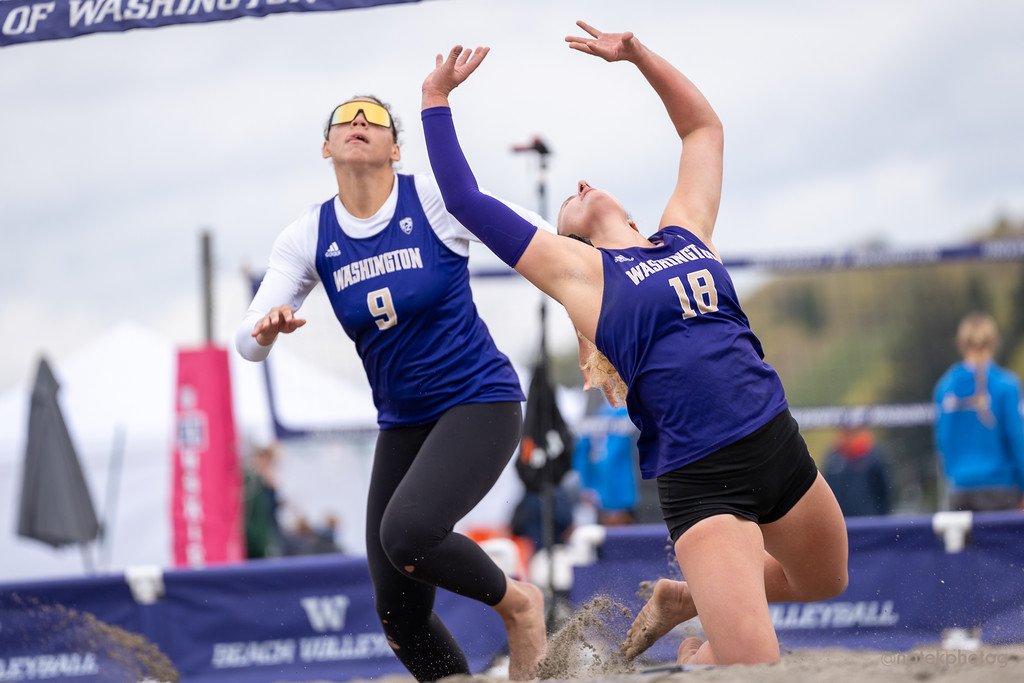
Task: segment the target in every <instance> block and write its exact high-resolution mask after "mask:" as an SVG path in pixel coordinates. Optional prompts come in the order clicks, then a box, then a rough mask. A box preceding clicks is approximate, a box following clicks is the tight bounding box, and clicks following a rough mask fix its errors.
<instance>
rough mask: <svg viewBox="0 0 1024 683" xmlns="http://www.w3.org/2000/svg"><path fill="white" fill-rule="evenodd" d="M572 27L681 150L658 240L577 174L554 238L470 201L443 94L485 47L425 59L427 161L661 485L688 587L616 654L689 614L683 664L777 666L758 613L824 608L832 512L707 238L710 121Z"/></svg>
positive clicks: (836, 536) (633, 121) (644, 620)
mask: <svg viewBox="0 0 1024 683" xmlns="http://www.w3.org/2000/svg"><path fill="white" fill-rule="evenodd" d="M578 25H579V26H580V27H581V28H582V29H584V30H585V31H586V32H587V33H589V34H590V35H591V36H592V38H581V37H573V36H570V37H568V38H566V40H567V41H568V42H569V46H570V47H571V48H574V49H576V50H579V51H581V52H584V53H587V54H591V55H595V56H598V57H601V58H603V59H605V60H606V61H609V62H613V61H627V62H630V63H632V64H633V65H635V66H636V67H637V69H638V70H639V71H640V73H641V74H642V75H643V76H644V77H645V78H646V79H647V81H648V83H649V84H650V85H651V86H652V87H653V88H654V90H655V92H657V94H658V96H659V97H660V98H661V100H662V103H663V104H664V105H665V108H666V110H667V112H668V115H669V118H670V119H671V121H672V123H673V125H674V127H675V129H676V132H677V134H678V135H679V139H680V140H681V141H682V154H681V156H680V161H679V175H678V179H677V181H676V185H675V187H674V189H673V192H672V194H671V197H670V198H669V201H668V205H667V206H666V207H665V210H664V213H663V214H662V219H661V224H660V226H659V228H660V229H659V230H658V231H657V232H656V233H654V234H653V235H651V236H650V237H649V238H647V237H644V236H642V235H641V234H640V233H639V232H638V230H637V228H636V226H635V225H634V224H633V222H632V221H631V220H629V218H628V217H627V215H626V212H625V210H624V209H623V207H622V205H621V204H620V203H619V202H618V201H617V200H616V199H615V198H614V197H612V195H610V194H609V193H607V192H605V191H603V190H599V189H596V188H594V187H591V186H590V185H589V184H588V183H587V182H586V181H580V182H579V183H578V185H577V188H576V191H575V192H574V193H573V194H572V195H570V196H569V197H568V198H567V199H566V200H565V202H563V204H562V207H561V209H560V211H559V220H558V232H559V234H558V235H551V234H548V233H545V232H542V231H538V230H537V229H536V228H535V227H534V226H532V225H530V224H528V223H527V222H525V221H523V220H522V218H520V217H519V216H517V215H516V214H514V213H513V212H511V211H509V210H508V209H507V208H506V207H504V206H502V205H501V204H500V203H499V202H495V201H493V199H491V198H489V197H487V196H486V195H484V194H482V193H481V192H480V191H479V189H478V188H477V186H476V181H475V179H474V178H473V174H472V171H471V170H470V168H469V165H468V163H467V162H466V159H465V156H464V154H463V152H462V150H461V148H460V147H459V143H458V139H457V138H456V135H455V128H454V124H453V121H452V113H451V109H450V108H449V106H448V94H449V93H450V92H451V90H452V89H454V88H455V87H457V86H458V85H459V84H461V83H462V82H463V81H464V80H466V78H468V77H469V76H470V74H472V73H473V71H474V70H475V69H476V68H477V67H478V66H479V64H480V62H481V61H482V59H483V57H484V56H485V55H486V53H487V49H486V48H482V49H478V50H475V51H463V50H462V48H461V47H456V48H455V49H453V50H452V51H451V53H450V54H449V55H448V58H447V60H443V59H442V57H441V56H440V55H438V57H437V64H436V68H435V69H434V71H433V72H432V73H431V74H430V75H428V76H427V78H426V80H425V81H424V83H423V112H422V119H423V129H424V133H425V136H426V143H427V151H428V152H429V155H430V164H431V167H432V168H433V170H434V174H435V177H436V178H437V182H438V185H439V187H440V189H441V192H442V195H443V197H444V200H445V204H446V205H447V207H448V210H449V211H451V212H452V214H453V215H455V216H456V217H457V218H458V219H459V220H460V221H461V222H462V224H463V225H465V226H466V227H467V228H469V229H470V230H472V231H473V233H474V234H476V235H477V237H479V238H480V239H481V241H482V242H483V243H484V244H486V245H487V246H488V247H489V248H490V249H491V250H492V251H494V253H495V254H497V255H498V256H499V257H501V258H502V259H503V260H504V261H505V262H506V263H508V264H509V265H510V266H512V267H514V268H515V269H516V270H517V271H518V272H519V273H521V274H522V275H523V276H524V277H526V278H527V279H528V280H530V281H531V282H532V283H534V284H535V285H536V286H537V287H538V288H540V289H541V290H543V291H545V292H547V293H548V294H549V295H551V296H552V297H553V298H554V299H556V300H558V301H559V302H560V303H561V304H562V305H563V306H564V307H565V309H566V311H567V312H568V314H569V317H570V318H571V319H572V321H573V323H574V324H575V326H576V328H577V330H579V331H580V333H582V335H583V336H584V337H586V338H587V339H589V340H592V341H593V342H594V343H595V344H596V345H597V348H598V349H599V350H600V351H601V352H602V353H604V354H605V356H607V358H608V360H610V361H611V363H612V364H613V365H614V367H615V368H616V370H618V373H619V374H620V375H621V376H622V379H623V380H624V381H625V384H626V386H627V393H626V406H627V408H628V410H629V415H630V418H631V419H632V420H633V422H634V423H635V424H636V425H637V427H638V428H639V429H640V439H639V442H638V444H637V446H638V451H639V455H640V470H641V473H642V474H643V476H644V477H645V478H655V477H656V478H657V480H658V492H659V497H660V499H661V507H662V513H663V515H664V517H665V522H666V524H667V526H668V529H669V533H670V535H671V538H672V541H673V543H674V547H675V554H676V559H677V560H678V562H679V565H680V567H681V568H682V570H683V575H684V576H685V577H686V581H685V582H668V581H662V582H659V583H658V584H657V585H656V587H655V591H654V597H653V598H652V599H651V601H649V602H648V604H647V605H646V606H645V607H644V609H643V610H642V611H641V614H640V615H639V617H638V618H637V620H636V622H635V623H634V624H633V627H632V628H631V630H630V632H629V633H628V634H627V638H626V642H625V644H624V649H625V653H626V655H627V657H630V658H632V657H635V656H636V655H637V654H639V653H640V652H642V651H643V650H644V649H645V648H646V647H648V646H649V645H650V644H651V643H652V642H654V640H656V639H657V638H658V637H660V636H661V635H664V634H665V633H667V632H668V630H670V629H671V628H672V627H673V626H675V625H676V624H677V623H679V622H681V621H683V620H685V619H688V618H690V617H693V616H695V615H696V614H697V613H698V612H699V614H700V617H701V623H702V625H703V627H704V630H705V632H706V633H707V634H708V641H707V642H705V643H701V642H700V641H697V640H696V639H687V640H685V641H684V642H683V644H682V646H681V647H680V652H679V658H680V661H681V662H683V663H688V662H693V663H699V664H716V663H717V664H730V663H748V664H752V663H767V662H775V661H778V659H779V643H778V638H777V637H776V634H775V630H774V628H773V626H772V621H771V617H770V614H769V610H768V602H769V601H811V600H821V599H824V598H828V597H832V596H834V595H837V594H839V593H840V592H842V591H843V590H844V589H845V587H846V583H847V566H846V565H847V540H846V527H845V524H844V521H843V516H842V512H841V511H840V509H839V505H838V504H837V503H836V500H835V497H834V496H833V495H832V492H831V490H829V488H828V485H827V484H826V483H825V481H824V479H822V478H821V476H820V475H819V474H818V471H817V468H816V467H815V464H814V461H813V460H812V459H811V457H810V455H809V454H808V452H807V447H806V444H805V443H804V441H803V439H802V437H801V436H800V434H799V431H798V428H797V424H796V421H795V420H794V419H793V417H792V416H791V415H790V413H789V410H788V404H787V401H786V397H785V392H784V390H783V387H782V383H781V382H780V381H779V377H778V375H777V374H776V373H775V370H774V369H773V368H772V367H771V366H770V365H768V364H767V363H765V362H764V354H763V352H762V349H761V345H760V342H759V341H758V340H757V337H755V336H754V334H753V332H752V331H751V330H750V326H749V323H748V321H747V317H746V315H744V313H743V311H742V309H741V308H740V305H739V300H738V297H737V296H736V291H735V288H734V287H733V284H732V281H731V278H730V277H729V273H728V272H727V271H726V269H725V267H724V266H723V265H722V262H721V259H720V258H719V256H718V253H717V252H716V250H715V247H714V245H713V244H712V242H711V236H712V232H713V230H714V226H715V219H716V217H717V214H718V206H719V199H720V196H721V184H722V150H723V133H722V125H721V122H720V121H719V119H718V116H717V115H716V114H715V112H714V110H713V109H712V108H711V105H710V104H708V102H707V100H705V99H704V96H703V95H702V94H701V93H700V91H698V90H697V88H696V87H695V86H694V85H693V84H692V83H691V82H690V81H689V80H688V79H687V78H686V77H685V76H683V75H682V74H681V73H680V72H679V71H677V70H676V69H675V68H674V67H673V66H672V65H671V64H669V63H668V62H667V61H665V60H664V59H663V58H661V57H660V56H658V55H657V54H655V53H654V52H652V51H651V50H649V49H648V48H647V47H645V46H644V45H642V44H641V43H640V41H639V40H637V39H636V38H635V37H634V36H633V34H632V33H621V34H605V33H602V32H600V31H598V30H597V29H594V28H593V27H591V26H588V25H587V24H585V23H583V22H578ZM615 104H616V105H617V106H618V109H617V111H618V112H619V115H618V118H617V125H616V126H615V134H616V135H619V136H621V135H625V136H626V137H627V138H628V136H629V131H630V130H631V129H634V128H636V127H637V126H642V125H644V124H643V123H642V121H643V120H644V117H645V114H646V112H644V111H643V110H642V108H641V107H639V106H638V105H637V102H636V101H635V100H628V98H627V99H625V100H623V99H622V98H621V97H620V100H619V101H618V102H616V103H615ZM563 236H574V237H577V238H578V239H575V240H574V239H565V238H564V237H563ZM579 238H583V240H585V241H586V242H587V243H588V244H589V246H588V244H584V243H583V242H582V241H580V240H579ZM594 247H597V248H594Z"/></svg>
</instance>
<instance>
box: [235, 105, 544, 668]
mask: <svg viewBox="0 0 1024 683" xmlns="http://www.w3.org/2000/svg"><path fill="white" fill-rule="evenodd" d="M323 156H324V158H326V159H330V160H331V162H332V164H333V167H334V172H335V176H336V179H337V184H338V194H337V195H336V196H334V197H332V198H330V199H328V200H327V201H325V202H323V203H322V204H316V205H314V206H312V207H310V208H309V209H308V210H307V211H305V212H304V213H303V214H302V215H301V216H300V217H299V218H298V220H296V221H295V222H294V223H292V224H291V225H289V226H288V227H287V228H286V229H285V230H284V232H283V233H281V235H280V236H279V237H278V239H277V241H276V242H275V244H274V248H273V251H272V253H271V255H270V263H269V268H268V270H267V273H266V275H265V277H264V279H263V282H262V283H261V285H260V288H259V290H258V291H257V293H256V295H255V297H254V298H253V301H252V304H251V305H250V307H249V311H248V312H247V314H246V315H245V317H244V319H243V320H242V322H241V324H240V326H239V328H238V331H237V337H236V346H237V347H238V350H239V352H240V353H241V354H242V356H244V357H245V358H247V359H249V360H252V361H260V360H263V359H264V358H266V357H267V355H268V354H269V353H270V349H271V346H272V345H273V344H274V342H275V340H276V339H277V337H278V335H279V334H282V333H284V334H288V333H291V332H294V331H295V330H297V329H298V328H300V327H301V326H302V325H304V324H305V320H304V319H301V318H299V317H297V316H296V314H295V312H296V311H297V310H298V308H299V306H301V304H302V302H303V300H304V299H305V297H306V296H307V295H308V294H309V292H310V290H312V288H313V287H314V286H315V285H316V283H317V282H318V281H322V282H323V284H324V289H325V290H326V292H327V295H328V298H329V299H330V301H331V305H332V307H333V309H334V312H335V314H336V315H337V317H338V320H339V321H340V322H341V325H342V327H343V328H344V329H345V332H346V333H347V334H348V335H349V337H351V338H352V340H353V341H354V342H355V345H356V350H357V352H358V353H359V356H360V358H361V360H362V362H363V367H364V368H365V370H366V376H367V379H368V380H369V382H370V386H371V389H372V390H373V398H374V402H375V404H376V407H377V411H378V424H379V427H380V436H379V437H378V440H377V446H376V450H375V454H374V462H373V473H372V475H371V480H370V490H369V496H368V501H367V516H366V552H367V559H368V562H369V568H370V574H371V577H372V579H373V585H374V599H375V603H376V608H377V613H378V616H379V617H380V620H381V624H382V626H383V629H384V633H385V635H386V636H387V638H388V642H389V643H390V645H391V647H392V649H393V650H394V652H395V654H396V656H397V657H398V658H399V659H400V660H401V661H402V663H403V664H405V666H406V668H408V669H409V671H410V673H412V674H413V675H414V676H415V677H416V678H417V679H418V680H421V681H428V680H429V681H433V680H437V679H439V678H443V677H445V676H450V675H455V674H469V673H471V672H470V671H469V668H468V665H467V662H466V659H465V656H464V655H463V653H462V651H461V649H460V648H459V646H458V644H457V643H456V642H455V641H454V639H453V638H452V637H451V634H450V633H449V632H448V630H447V629H446V628H445V626H444V624H442V623H441V621H440V620H439V619H438V618H437V615H436V614H434V612H433V605H434V593H435V587H437V586H440V587H442V588H445V589H447V590H449V591H452V592H454V593H458V594H460V595H464V596H467V597H470V598H474V599H476V600H479V601H481V602H484V603H486V604H488V605H491V606H492V607H494V609H495V610H496V611H497V612H498V614H499V615H500V616H501V617H502V620H503V621H504V623H505V627H506V631H507V635H508V640H509V655H510V664H509V676H510V678H512V679H513V680H529V679H531V678H534V677H535V676H536V668H537V663H538V661H539V660H540V658H541V657H542V655H543V653H544V648H545V635H546V634H545V630H544V608H543V597H542V595H541V593H540V591H539V589H538V588H537V587H536V586H533V585H531V584H527V583H521V582H518V581H514V580H511V579H507V578H506V577H505V575H504V574H503V573H502V571H501V570H500V569H499V568H498V567H497V566H496V565H495V564H494V562H492V561H491V559H490V558H489V557H488V556H487V555H486V554H485V553H484V552H483V551H482V550H481V549H480V547H479V546H478V545H477V544H476V543H474V542H473V541H471V540H469V539H468V538H466V537H464V536H462V535H460V534H457V533H454V532H453V531H452V529H453V527H454V526H455V524H456V523H457V522H458V521H459V520H460V519H461V518H462V517H463V516H465V515H466V514H467V513H468V512H469V511H470V510H471V509H472V508H473V507H474V506H476V504H477V503H478V502H479V501H480V500H481V498H483V496H484V494H486V493H487V491H488V490H489V489H490V488H491V487H492V486H493V485H494V483H495V481H497V479H498V476H499V475H500V474H501V472H502V470H503V469H504V467H505V465H506V464H507V463H508V461H509V459H510V457H511V456H512V453H513V452H514V450H515V448H516V446H517V445H518V442H519V437H520V432H521V428H522V416H521V414H520V402H521V401H522V400H524V397H523V394H522V390H521V388H520V384H519V380H518V378H517V377H516V374H515V371H514V370H513V369H512V365H511V363H509V361H508V359H507V358H506V357H505V356H504V355H503V354H502V353H501V352H499V351H498V349H497V348H496V347H495V345H494V342H493V341H492V339H491V337H490V334H489V333H488V331H487V328H486V326H485V325H484V324H483V322H482V321H481V320H480V318H479V316H478V315H477V311H476V307H475V306H474V305H473V300H472V296H471V292H470V288H469V271H468V267H467V256H468V253H469V244H468V240H469V239H475V238H473V236H472V234H471V233H469V232H468V231H467V230H466V229H465V228H463V227H462V226H461V225H460V224H459V222H458V221H457V220H455V219H454V218H453V217H452V216H451V215H450V214H449V213H448V212H447V211H446V210H445V207H444V204H443V202H442V200H441V196H440V193H439V191H438V189H437V186H436V184H435V182H434V179H433V177H432V176H430V175H415V176H413V175H404V174H397V173H395V171H394V168H393V164H394V163H395V162H397V161H398V160H399V158H400V156H401V149H400V147H399V144H398V130H397V127H396V124H395V121H394V119H393V117H392V115H391V112H390V109H389V108H388V107H387V106H386V105H385V104H384V103H382V102H381V101H380V100H378V99H376V98H372V97H358V98H355V99H353V100H350V101H348V102H345V103H342V104H341V105H339V106H338V107H336V108H335V109H334V111H333V112H332V113H331V116H330V118H329V119H328V123H327V125H326V127H325V129H324V143H323ZM516 210H517V211H519V212H520V213H521V214H523V215H528V216H529V217H530V220H531V221H532V223H531V224H543V221H542V220H541V219H540V218H539V216H536V215H535V214H530V213H529V212H527V211H525V210H523V209H519V208H518V207H516ZM339 409H340V407H339Z"/></svg>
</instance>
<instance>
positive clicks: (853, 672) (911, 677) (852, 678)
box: [375, 645, 1024, 683]
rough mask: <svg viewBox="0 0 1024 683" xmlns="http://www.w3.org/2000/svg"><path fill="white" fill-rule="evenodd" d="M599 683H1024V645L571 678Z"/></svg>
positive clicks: (802, 656) (804, 653) (859, 653)
mask: <svg viewBox="0 0 1024 683" xmlns="http://www.w3.org/2000/svg"><path fill="white" fill-rule="evenodd" d="M375 680H376V681H378V682H379V683H411V682H413V681H414V680H415V679H413V678H412V677H410V676H388V677H386V678H380V679H375ZM445 680H446V681H452V682H453V683H454V682H465V683H469V682H473V683H482V682H485V681H486V682H488V683H497V682H498V681H506V680H507V679H505V678H498V677H489V676H452V677H450V678H447V679H445ZM550 680H577V681H592V682H593V683H600V682H602V681H609V682H614V683H668V682H670V681H671V682H672V683H687V682H689V683H696V682H697V681H700V682H702V683H811V682H814V683H847V682H850V683H854V682H857V683H859V682H860V681H869V682H870V683H918V682H920V681H929V682H936V683H947V682H949V683H952V682H953V681H956V682H957V683H1010V682H1011V681H1013V682H1014V683H1017V682H1019V681H1021V680H1024V645H1012V646H1002V647H985V648H982V649H979V650H975V651H967V650H942V649H939V648H921V649H917V650H913V651H911V652H906V653H895V652H878V651H871V650H843V649H829V650H797V651H794V652H787V653H785V654H784V655H783V658H782V662H780V663H779V664H775V665H759V666H741V665H736V666H730V667H720V668H711V669H703V670H695V671H684V672H675V673H671V672H662V673H646V674H645V673H622V674H609V675H596V676H594V675H587V676H582V677H578V678H571V679H550Z"/></svg>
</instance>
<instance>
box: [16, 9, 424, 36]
mask: <svg viewBox="0 0 1024 683" xmlns="http://www.w3.org/2000/svg"><path fill="white" fill-rule="evenodd" d="M419 1H420V0H35V1H31V0H0V47H4V46H7V45H17V44H18V43H32V42H37V41H41V40H60V39H62V38H74V37H76V36H82V35H86V34H89V33H103V32H110V31H128V30H130V29H134V28H160V27H161V26H171V25H174V24H198V23H205V22H209V21H224V20H226V19H238V18H239V17H265V16H267V15H268V14H281V13H283V12H318V11H334V10H344V9H359V8H363V7H375V6H378V5H395V4H399V3H406V2H419Z"/></svg>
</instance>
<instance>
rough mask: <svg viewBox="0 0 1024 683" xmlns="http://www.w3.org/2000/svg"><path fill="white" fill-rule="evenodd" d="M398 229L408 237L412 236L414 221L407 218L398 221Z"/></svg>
mask: <svg viewBox="0 0 1024 683" xmlns="http://www.w3.org/2000/svg"><path fill="white" fill-rule="evenodd" d="M398 227H400V228H401V229H402V232H404V233H405V234H406V235H411V234H412V219H411V218H409V217H408V216H406V217H405V218H403V219H402V220H400V221H398Z"/></svg>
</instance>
